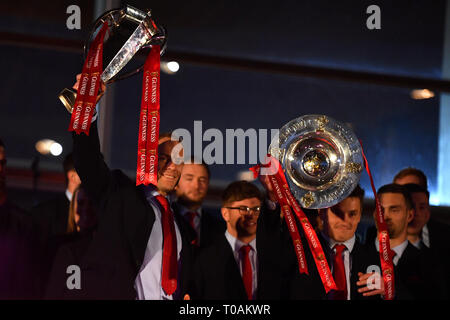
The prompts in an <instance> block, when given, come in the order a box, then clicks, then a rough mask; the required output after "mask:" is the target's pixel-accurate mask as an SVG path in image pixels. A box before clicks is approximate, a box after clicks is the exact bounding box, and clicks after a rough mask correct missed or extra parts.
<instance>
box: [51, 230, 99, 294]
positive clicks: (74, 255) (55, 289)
mask: <svg viewBox="0 0 450 320" xmlns="http://www.w3.org/2000/svg"><path fill="white" fill-rule="evenodd" d="M92 236H93V232H92V231H85V232H82V233H76V234H73V235H67V236H66V237H65V239H64V240H62V241H61V244H60V246H59V248H58V251H57V253H56V255H55V259H54V262H53V266H52V270H51V276H50V279H49V281H48V284H47V288H46V293H45V298H46V299H52V300H54V299H64V300H65V299H77V298H79V297H78V294H79V293H80V292H79V290H75V289H72V290H69V289H68V288H67V284H66V282H67V278H68V277H69V276H70V275H69V274H67V268H68V267H69V266H71V265H77V266H79V265H80V263H81V261H82V258H83V257H84V255H85V253H86V251H87V250H88V248H89V245H90V243H91V241H92ZM81 297H83V295H81Z"/></svg>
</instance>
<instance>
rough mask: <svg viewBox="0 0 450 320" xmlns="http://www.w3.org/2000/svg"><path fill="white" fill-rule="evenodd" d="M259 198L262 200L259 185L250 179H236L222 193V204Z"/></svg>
mask: <svg viewBox="0 0 450 320" xmlns="http://www.w3.org/2000/svg"><path fill="white" fill-rule="evenodd" d="M250 198H258V199H259V200H260V201H262V194H261V191H259V189H258V187H257V186H255V185H254V184H253V183H250V182H248V181H244V180H242V181H235V182H232V183H231V184H229V185H228V187H227V188H226V189H225V191H224V192H223V194H222V205H223V206H226V205H228V204H230V203H232V202H235V201H241V200H244V199H250Z"/></svg>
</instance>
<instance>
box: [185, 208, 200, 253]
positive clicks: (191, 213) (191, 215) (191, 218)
mask: <svg viewBox="0 0 450 320" xmlns="http://www.w3.org/2000/svg"><path fill="white" fill-rule="evenodd" d="M197 215H198V213H197V212H195V211H189V212H188V213H186V216H187V218H188V221H189V225H190V226H191V228H192V230H194V232H195V239H194V240H193V241H192V244H194V245H198V244H199V243H198V234H197V230H196V229H195V223H194V219H195V217H196V216H197Z"/></svg>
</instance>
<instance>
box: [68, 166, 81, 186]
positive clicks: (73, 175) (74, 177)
mask: <svg viewBox="0 0 450 320" xmlns="http://www.w3.org/2000/svg"><path fill="white" fill-rule="evenodd" d="M67 180H68V181H69V183H70V184H72V185H73V186H74V188H78V187H79V186H80V184H81V179H80V176H79V175H78V173H77V172H76V171H75V169H72V170H69V171H68V172H67Z"/></svg>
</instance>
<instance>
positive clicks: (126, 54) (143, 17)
mask: <svg viewBox="0 0 450 320" xmlns="http://www.w3.org/2000/svg"><path fill="white" fill-rule="evenodd" d="M105 21H106V22H107V23H108V26H109V33H108V35H107V37H105V39H104V46H103V61H104V64H103V65H106V68H105V69H104V71H103V73H102V74H101V76H100V79H101V81H102V82H103V83H104V84H109V83H112V82H115V81H117V80H121V79H125V78H127V77H129V76H132V75H134V74H136V73H138V72H140V71H141V70H142V69H143V66H144V61H143V60H144V59H132V58H133V57H136V53H137V52H138V51H142V52H143V53H144V54H145V51H147V53H148V51H149V50H151V46H152V45H160V46H161V52H160V54H161V55H162V54H163V53H164V51H165V49H166V45H167V31H166V30H165V28H164V27H162V26H160V25H157V24H156V22H155V20H154V19H153V17H152V15H151V12H150V11H145V12H144V11H141V10H139V9H136V8H134V7H132V6H129V5H127V6H126V7H124V8H119V9H113V10H110V11H107V12H105V13H104V14H103V15H102V16H101V17H99V18H98V19H97V20H96V21H95V22H94V25H93V28H92V29H91V32H90V34H89V37H88V39H87V40H86V42H85V44H84V56H85V58H86V57H87V54H88V51H89V45H90V44H91V43H92V41H93V39H94V36H95V34H96V33H97V32H98V30H99V29H100V28H101V26H102V25H103V23H104V22H105ZM105 62H106V63H105ZM76 94H77V92H76V90H74V89H71V88H65V89H63V90H62V91H61V93H60V94H59V99H60V100H61V102H62V103H63V104H64V106H65V107H66V109H67V111H69V112H70V113H72V109H73V105H74V103H75V99H76ZM102 94H103V92H100V94H99V98H100V97H101V95H102Z"/></svg>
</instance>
